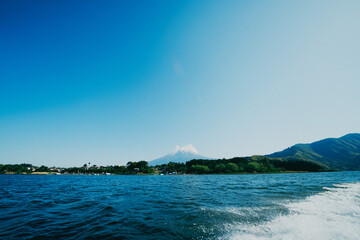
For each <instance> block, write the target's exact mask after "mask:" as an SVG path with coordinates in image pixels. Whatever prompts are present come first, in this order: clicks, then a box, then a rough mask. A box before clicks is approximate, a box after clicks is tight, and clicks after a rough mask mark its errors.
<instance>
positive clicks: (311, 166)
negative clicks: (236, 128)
mask: <svg viewBox="0 0 360 240" xmlns="http://www.w3.org/2000/svg"><path fill="white" fill-rule="evenodd" d="M89 165H90V163H89ZM324 170H325V169H324V168H323V167H322V166H321V165H318V164H317V163H315V162H310V161H303V160H297V159H291V160H283V159H273V158H269V157H265V156H253V157H246V158H240V157H237V158H231V159H218V160H202V159H198V160H191V161H188V162H186V163H185V164H184V163H173V162H170V163H168V164H163V165H158V166H155V167H149V166H148V162H146V161H140V162H128V163H127V164H126V166H117V165H115V166H106V167H103V166H96V165H93V166H88V164H84V166H82V167H71V168H55V167H52V168H48V167H46V166H41V167H36V166H33V165H31V164H6V165H1V164H0V173H1V174H6V173H16V174H37V173H44V172H45V173H46V172H47V173H50V174H119V175H132V174H185V173H186V174H238V173H277V172H285V171H307V172H318V171H324Z"/></svg>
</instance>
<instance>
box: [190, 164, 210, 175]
mask: <svg viewBox="0 0 360 240" xmlns="http://www.w3.org/2000/svg"><path fill="white" fill-rule="evenodd" d="M191 172H192V173H196V174H203V173H208V172H209V168H208V167H207V166H203V165H192V166H191Z"/></svg>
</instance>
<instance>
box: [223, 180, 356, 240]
mask: <svg viewBox="0 0 360 240" xmlns="http://www.w3.org/2000/svg"><path fill="white" fill-rule="evenodd" d="M284 207H286V208H287V209H289V212H288V213H286V215H280V216H278V217H275V218H274V219H272V220H270V221H265V222H260V223H259V222H258V223H256V224H255V223H251V224H249V223H240V224H235V225H232V226H229V230H230V233H229V235H227V236H222V237H220V239H234V240H242V239H246V240H251V239H257V240H258V239H260V240H261V239H263V240H268V239H277V240H298V239H299V240H300V239H301V240H307V239H309V240H310V239H311V240H313V239H318V240H325V239H347V240H352V239H354V240H355V239H356V240H358V239H360V227H359V226H360V183H346V184H336V185H333V187H330V188H329V187H326V188H324V192H322V193H319V194H317V195H313V196H310V197H307V198H306V199H304V200H302V201H299V202H294V203H287V204H284Z"/></svg>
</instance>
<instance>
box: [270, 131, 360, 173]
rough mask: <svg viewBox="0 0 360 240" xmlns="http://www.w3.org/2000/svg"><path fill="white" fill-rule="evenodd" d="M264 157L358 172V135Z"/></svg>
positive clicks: (320, 141) (294, 146) (292, 147)
mask: <svg viewBox="0 0 360 240" xmlns="http://www.w3.org/2000/svg"><path fill="white" fill-rule="evenodd" d="M266 156H267V157H271V158H297V159H303V160H306V161H315V162H319V163H321V164H324V165H326V166H328V167H329V168H331V169H337V170H360V134H359V133H349V134H346V135H344V136H342V137H340V138H325V139H322V140H319V141H315V142H312V143H300V144H295V145H293V146H291V147H289V148H287V149H284V150H283V151H279V152H274V153H271V154H268V155H266Z"/></svg>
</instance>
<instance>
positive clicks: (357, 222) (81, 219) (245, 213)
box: [0, 172, 360, 240]
mask: <svg viewBox="0 0 360 240" xmlns="http://www.w3.org/2000/svg"><path fill="white" fill-rule="evenodd" d="M0 194H1V195H0V239H15V238H16V239H44V238H62V239H65V238H66V239H247V240H248V239H284V240H285V239H286V240H291V239H301V240H304V239H312V240H313V239H317V240H322V239H354V240H355V239H356V240H358V239H360V172H329V173H293V174H267V175H265V174H258V175H204V176H196V175H184V176H39V175H0Z"/></svg>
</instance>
